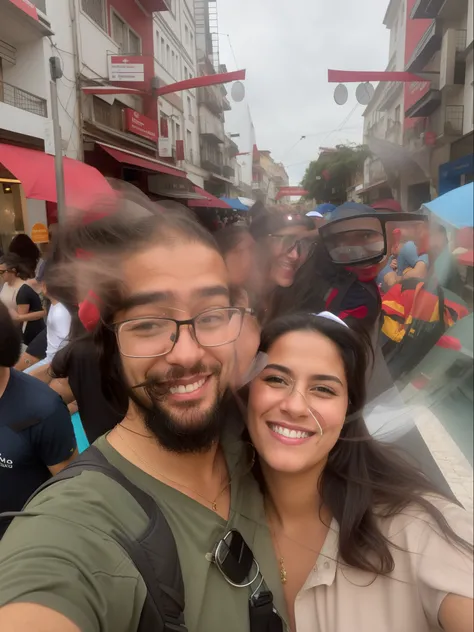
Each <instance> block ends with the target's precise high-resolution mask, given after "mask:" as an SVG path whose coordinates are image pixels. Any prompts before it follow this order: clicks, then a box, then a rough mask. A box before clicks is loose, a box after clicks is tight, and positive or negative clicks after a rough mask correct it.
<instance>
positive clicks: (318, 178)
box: [301, 145, 370, 204]
mask: <svg viewBox="0 0 474 632" xmlns="http://www.w3.org/2000/svg"><path fill="white" fill-rule="evenodd" d="M369 156H370V151H369V149H368V147H367V146H365V145H336V147H335V149H334V150H333V151H331V152H322V153H321V155H320V156H319V158H318V159H317V160H314V161H312V162H311V163H310V164H309V166H308V168H307V169H306V173H305V175H304V178H303V180H302V182H301V185H302V186H303V187H304V188H305V189H306V190H307V191H309V195H308V196H307V197H308V198H311V199H315V200H317V201H318V202H332V203H333V204H342V203H343V202H344V201H345V200H346V199H347V189H348V188H349V187H350V186H351V184H352V182H353V179H354V177H355V176H356V175H357V173H361V172H363V169H364V162H365V160H366V158H368V157H369Z"/></svg>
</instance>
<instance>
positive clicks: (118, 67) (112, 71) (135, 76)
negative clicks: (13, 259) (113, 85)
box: [109, 55, 145, 83]
mask: <svg viewBox="0 0 474 632" xmlns="http://www.w3.org/2000/svg"><path fill="white" fill-rule="evenodd" d="M109 80H110V81H114V82H125V83H144V82H145V58H144V57H133V56H130V55H111V56H110V57H109Z"/></svg>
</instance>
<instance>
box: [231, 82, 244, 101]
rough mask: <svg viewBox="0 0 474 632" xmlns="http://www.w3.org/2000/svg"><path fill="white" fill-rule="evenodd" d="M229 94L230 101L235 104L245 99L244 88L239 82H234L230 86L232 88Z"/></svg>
mask: <svg viewBox="0 0 474 632" xmlns="http://www.w3.org/2000/svg"><path fill="white" fill-rule="evenodd" d="M230 94H231V96H232V99H233V100H234V101H235V102H236V103H240V102H241V101H243V100H244V99H245V86H244V84H243V83H242V82H241V81H236V82H235V83H233V84H232V88H231V90H230Z"/></svg>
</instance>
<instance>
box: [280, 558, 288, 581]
mask: <svg viewBox="0 0 474 632" xmlns="http://www.w3.org/2000/svg"><path fill="white" fill-rule="evenodd" d="M280 581H281V583H282V584H286V582H287V577H286V568H285V560H284V559H283V558H282V557H280Z"/></svg>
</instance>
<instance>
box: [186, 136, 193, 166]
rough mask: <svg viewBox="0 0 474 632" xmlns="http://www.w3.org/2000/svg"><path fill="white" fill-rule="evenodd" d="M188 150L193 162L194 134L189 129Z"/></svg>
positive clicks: (187, 137) (189, 158) (189, 157)
mask: <svg viewBox="0 0 474 632" xmlns="http://www.w3.org/2000/svg"><path fill="white" fill-rule="evenodd" d="M186 152H187V154H188V160H189V162H190V163H191V164H192V163H193V135H192V134H191V132H190V131H189V130H186Z"/></svg>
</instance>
